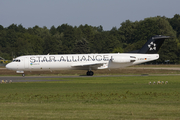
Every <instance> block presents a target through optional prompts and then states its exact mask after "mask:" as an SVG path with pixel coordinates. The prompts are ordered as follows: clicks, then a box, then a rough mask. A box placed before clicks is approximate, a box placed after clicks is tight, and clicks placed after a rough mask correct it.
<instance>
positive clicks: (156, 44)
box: [137, 35, 173, 54]
mask: <svg viewBox="0 0 180 120" xmlns="http://www.w3.org/2000/svg"><path fill="white" fill-rule="evenodd" d="M170 38H173V37H171V36H162V35H156V36H153V37H151V38H150V39H149V40H148V41H147V42H146V43H145V45H144V46H143V47H142V48H141V49H140V50H139V51H137V53H146V54H155V53H157V52H158V51H159V49H160V47H161V45H162V44H163V43H164V40H165V39H170Z"/></svg>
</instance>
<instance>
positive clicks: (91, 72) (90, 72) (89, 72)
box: [86, 71, 94, 76]
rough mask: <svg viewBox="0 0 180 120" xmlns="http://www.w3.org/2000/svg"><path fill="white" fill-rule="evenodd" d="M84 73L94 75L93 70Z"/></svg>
mask: <svg viewBox="0 0 180 120" xmlns="http://www.w3.org/2000/svg"><path fill="white" fill-rule="evenodd" d="M86 75H87V76H93V75H94V72H93V71H87V73H86Z"/></svg>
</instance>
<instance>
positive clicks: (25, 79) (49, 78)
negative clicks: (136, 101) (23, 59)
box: [0, 74, 180, 82]
mask: <svg viewBox="0 0 180 120" xmlns="http://www.w3.org/2000/svg"><path fill="white" fill-rule="evenodd" d="M132 76H142V77H143V76H180V74H156V75H148V74H141V75H97V76H26V77H22V76H0V82H1V80H8V81H9V80H12V82H48V81H67V80H63V78H82V77H90V78H95V77H132ZM55 78H57V79H58V78H59V80H55ZM61 78H62V79H61Z"/></svg>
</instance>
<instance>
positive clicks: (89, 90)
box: [0, 75, 180, 120]
mask: <svg viewBox="0 0 180 120" xmlns="http://www.w3.org/2000/svg"><path fill="white" fill-rule="evenodd" d="M53 79H55V78H52V80H53ZM56 79H57V78H56ZM58 80H61V81H56V82H54V81H53V82H52V81H50V82H38V83H12V84H0V120H11V119H12V120H27V119H28V120H29V119H33V120H34V119H42V120H50V119H62V120H64V119H66V120H105V119H111V120H119V119H151V120H152V119H153V120H154V119H158V120H164V119H167V120H170V119H172V120H175V119H177V120H178V119H180V76H175V75H172V76H131V77H80V78H58ZM150 81H151V82H153V81H156V82H157V81H168V84H159V85H157V84H154V85H152V84H151V85H148V82H150Z"/></svg>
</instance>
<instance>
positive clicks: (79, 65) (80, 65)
mask: <svg viewBox="0 0 180 120" xmlns="http://www.w3.org/2000/svg"><path fill="white" fill-rule="evenodd" d="M103 64H104V63H77V64H72V65H71V66H72V67H83V66H91V67H93V66H102V65H103Z"/></svg>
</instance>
